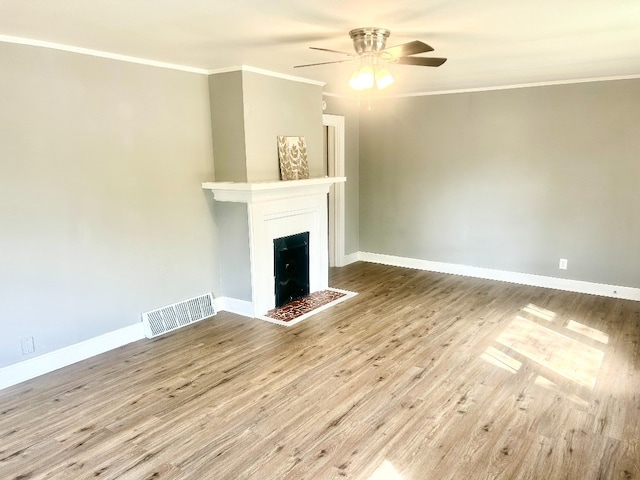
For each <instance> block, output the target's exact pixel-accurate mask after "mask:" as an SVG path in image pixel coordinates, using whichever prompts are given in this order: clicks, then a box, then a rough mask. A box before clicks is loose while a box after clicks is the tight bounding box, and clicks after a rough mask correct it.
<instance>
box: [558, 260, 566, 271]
mask: <svg viewBox="0 0 640 480" xmlns="http://www.w3.org/2000/svg"><path fill="white" fill-rule="evenodd" d="M567 264H568V261H567V259H566V258H561V259H560V264H559V265H558V268H559V269H560V270H566V269H567Z"/></svg>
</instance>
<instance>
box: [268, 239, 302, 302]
mask: <svg viewBox="0 0 640 480" xmlns="http://www.w3.org/2000/svg"><path fill="white" fill-rule="evenodd" d="M273 259H274V273H275V277H276V285H275V287H276V288H275V289H276V307H281V306H283V305H286V304H287V303H289V302H292V301H294V300H296V299H298V298H302V297H305V296H307V295H309V232H303V233H298V234H296V235H289V236H288V237H281V238H276V239H274V240H273Z"/></svg>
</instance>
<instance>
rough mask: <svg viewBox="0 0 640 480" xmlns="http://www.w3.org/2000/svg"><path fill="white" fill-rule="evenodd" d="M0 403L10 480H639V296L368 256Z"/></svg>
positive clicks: (4, 469)
mask: <svg viewBox="0 0 640 480" xmlns="http://www.w3.org/2000/svg"><path fill="white" fill-rule="evenodd" d="M331 285H332V286H334V287H337V288H344V289H347V290H352V291H356V292H359V295H358V296H357V297H355V298H353V299H350V300H348V301H346V302H344V303H342V304H340V305H337V306H335V307H333V308H331V309H329V310H327V311H325V312H323V313H320V314H318V315H316V316H314V317H311V318H310V319H308V320H305V321H303V322H302V323H300V324H298V325H296V326H294V327H289V328H288V327H280V326H277V325H272V324H269V323H266V322H263V321H259V320H252V319H247V318H243V317H239V316H236V315H233V314H229V313H225V312H222V313H219V314H218V315H217V316H216V317H214V318H213V319H212V320H208V321H204V322H201V323H199V324H196V325H193V326H191V327H188V328H185V329H182V330H179V331H177V332H174V333H171V334H169V335H166V336H164V337H160V338H158V339H155V340H143V341H139V342H136V343H134V344H131V345H127V346H125V347H122V348H119V349H117V350H114V351H111V352H108V353H106V354H103V355H100V356H97V357H94V358H92V359H89V360H87V361H84V362H81V363H78V364H76V365H73V366H70V367H67V368H65V369H62V370H59V371H57V372H53V373H51V374H49V375H45V376H43V377H40V378H37V379H34V380H32V381H29V382H26V383H23V384H21V385H17V386H15V387H12V388H8V389H5V390H4V391H0V478H2V479H27V478H29V479H40V478H56V479H83V478H107V479H147V478H148V479H152V478H154V479H156V478H157V479H184V478H189V479H249V478H250V479H275V478H283V479H284V478H286V479H332V478H336V479H342V478H347V479H365V480H369V479H371V480H373V479H375V480H380V479H383V480H400V479H402V480H417V479H438V480H440V479H489V478H499V479H640V372H639V369H640V347H639V346H638V343H639V341H640V303H636V302H631V301H625V300H617V299H610V298H601V297H596V296H589V295H581V294H575V293H567V292H559V291H553V290H548V289H543V288H533V287H526V286H518V285H512V284H507V283H500V282H492V281H485V280H478V279H470V278H464V277H459V276H451V275H443V274H437V273H429V272H423V271H416V270H409V269H402V268H395V267H388V266H383V265H376V264H367V263H357V264H353V265H350V266H348V267H344V268H341V269H333V270H332V272H331Z"/></svg>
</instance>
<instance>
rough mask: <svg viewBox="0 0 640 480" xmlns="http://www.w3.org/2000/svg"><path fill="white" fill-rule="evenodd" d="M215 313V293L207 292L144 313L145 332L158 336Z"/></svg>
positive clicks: (148, 334) (148, 335)
mask: <svg viewBox="0 0 640 480" xmlns="http://www.w3.org/2000/svg"><path fill="white" fill-rule="evenodd" d="M215 314H216V309H215V307H214V306H213V295H212V294H211V293H207V294H206V295H202V296H200V297H195V298H192V299H190V300H185V301H184V302H179V303H174V304H173V305H169V306H167V307H162V308H158V309H157V310H152V311H150V312H146V313H143V314H142V323H143V324H144V334H145V336H146V337H147V338H153V337H157V336H158V335H162V334H163V333H167V332H170V331H171V330H176V329H177V328H181V327H184V326H185V325H189V324H191V323H195V322H198V321H200V320H204V319H205V318H209V317H212V316H213V315H215Z"/></svg>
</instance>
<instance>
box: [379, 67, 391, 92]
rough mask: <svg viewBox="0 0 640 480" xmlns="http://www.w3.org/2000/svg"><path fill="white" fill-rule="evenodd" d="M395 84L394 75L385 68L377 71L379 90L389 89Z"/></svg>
mask: <svg viewBox="0 0 640 480" xmlns="http://www.w3.org/2000/svg"><path fill="white" fill-rule="evenodd" d="M393 82H394V78H393V75H391V72H390V71H389V70H387V69H386V68H385V67H379V68H378V69H377V70H376V86H377V87H378V89H379V90H382V89H383V88H386V87H388V86H389V85H391V84H392V83H393Z"/></svg>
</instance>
